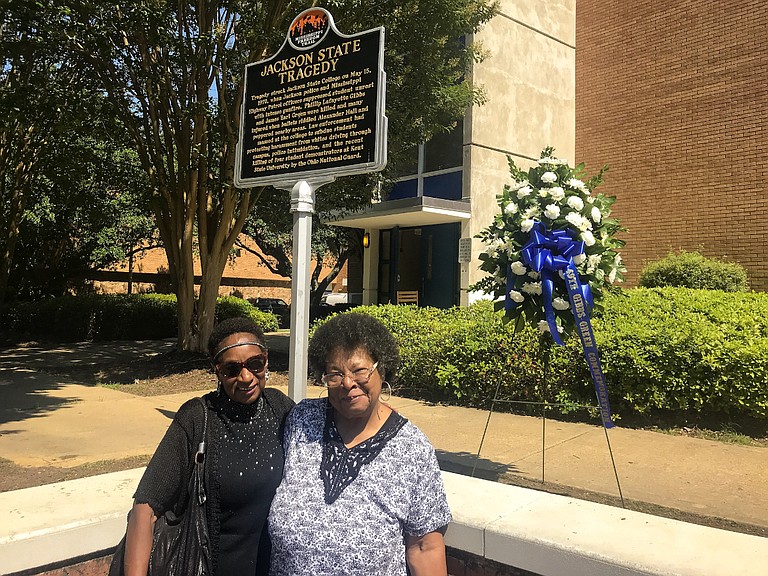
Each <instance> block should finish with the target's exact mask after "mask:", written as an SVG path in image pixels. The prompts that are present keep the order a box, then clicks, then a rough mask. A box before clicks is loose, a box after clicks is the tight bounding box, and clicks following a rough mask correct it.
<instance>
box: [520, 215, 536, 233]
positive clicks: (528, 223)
mask: <svg viewBox="0 0 768 576" xmlns="http://www.w3.org/2000/svg"><path fill="white" fill-rule="evenodd" d="M533 224H534V221H533V220H531V219H530V218H526V219H525V220H523V221H522V222H520V230H522V231H523V232H526V233H528V232H530V231H531V229H532V228H533Z"/></svg>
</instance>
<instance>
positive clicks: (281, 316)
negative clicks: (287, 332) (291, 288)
mask: <svg viewBox="0 0 768 576" xmlns="http://www.w3.org/2000/svg"><path fill="white" fill-rule="evenodd" d="M248 302H250V303H251V304H252V305H253V306H255V307H256V308H258V309H259V310H261V311H262V312H270V313H272V314H274V315H275V316H277V325H278V326H280V328H288V327H290V325H291V307H290V305H289V304H288V303H287V302H286V301H285V300H283V299H282V298H249V299H248Z"/></svg>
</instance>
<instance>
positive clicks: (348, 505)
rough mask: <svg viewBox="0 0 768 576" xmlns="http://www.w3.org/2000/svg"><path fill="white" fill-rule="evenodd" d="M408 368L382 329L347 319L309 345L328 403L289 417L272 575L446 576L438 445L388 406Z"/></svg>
mask: <svg viewBox="0 0 768 576" xmlns="http://www.w3.org/2000/svg"><path fill="white" fill-rule="evenodd" d="M399 362H400V359H399V353H398V348H397V343H396V342H395V339H394V338H393V336H392V335H391V334H390V332H389V331H388V330H387V328H386V327H385V326H384V325H383V324H382V323H381V322H379V321H378V320H376V319H374V318H373V317H371V316H368V315H365V314H358V313H350V314H342V315H339V316H335V317H333V318H331V319H330V320H329V321H328V322H326V323H325V324H323V325H322V326H320V327H319V328H318V329H317V330H316V331H315V333H314V335H313V336H312V340H311V341H310V343H309V365H310V370H311V372H312V373H313V375H314V377H315V378H316V379H317V380H319V381H321V382H323V383H324V384H325V385H326V386H327V387H328V397H327V398H321V399H316V400H304V401H302V402H300V403H299V404H298V405H297V406H296V408H294V410H293V411H292V412H291V414H290V415H289V416H288V420H287V422H286V432H285V441H284V446H285V454H286V461H285V471H284V475H283V481H282V482H281V484H280V486H279V488H278V490H277V493H276V495H275V499H274V500H273V502H272V509H271V511H270V515H269V531H270V535H271V539H272V566H271V571H270V574H272V575H273V576H297V575H307V576H310V575H311V576H318V575H324V576H355V575H360V576H363V575H364V576H371V575H374V574H375V575H377V576H390V575H392V576H394V575H397V576H405V574H406V567H407V570H408V573H409V574H411V575H412V576H425V575H429V576H445V575H446V574H447V570H446V561H445V544H444V541H443V532H444V530H445V527H446V526H447V524H448V522H450V520H451V514H450V510H449V508H448V504H447V501H446V497H445V491H444V489H443V484H442V479H441V476H440V470H439V468H438V465H437V459H436V458H435V452H434V449H433V448H432V446H431V444H430V443H429V441H428V440H427V438H426V437H425V436H424V434H423V433H422V432H421V431H419V430H418V429H417V428H416V427H415V426H414V425H413V424H411V423H410V422H409V421H407V420H406V419H405V418H403V417H402V416H401V415H399V414H397V413H396V412H394V411H393V410H392V409H391V408H390V407H389V406H387V404H385V403H384V402H383V401H382V398H381V394H382V388H384V389H386V390H389V389H390V387H389V384H388V383H387V381H389V380H391V379H393V378H394V376H395V372H396V370H397V367H398V364H399Z"/></svg>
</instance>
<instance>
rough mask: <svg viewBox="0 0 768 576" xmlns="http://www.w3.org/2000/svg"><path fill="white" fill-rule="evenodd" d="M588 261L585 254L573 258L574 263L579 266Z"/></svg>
mask: <svg viewBox="0 0 768 576" xmlns="http://www.w3.org/2000/svg"><path fill="white" fill-rule="evenodd" d="M586 259H587V255H586V254H584V253H583V252H582V253H581V254H576V256H574V257H573V263H574V264H576V265H577V266H578V265H579V264H581V263H582V262H584V261H585V260H586Z"/></svg>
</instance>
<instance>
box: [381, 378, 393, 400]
mask: <svg viewBox="0 0 768 576" xmlns="http://www.w3.org/2000/svg"><path fill="white" fill-rule="evenodd" d="M382 384H386V385H387V397H386V398H382V397H381V396H383V392H382V394H380V395H379V400H381V401H382V402H389V401H390V399H391V398H392V386H390V385H389V382H387V381H386V380H384V382H382Z"/></svg>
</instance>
